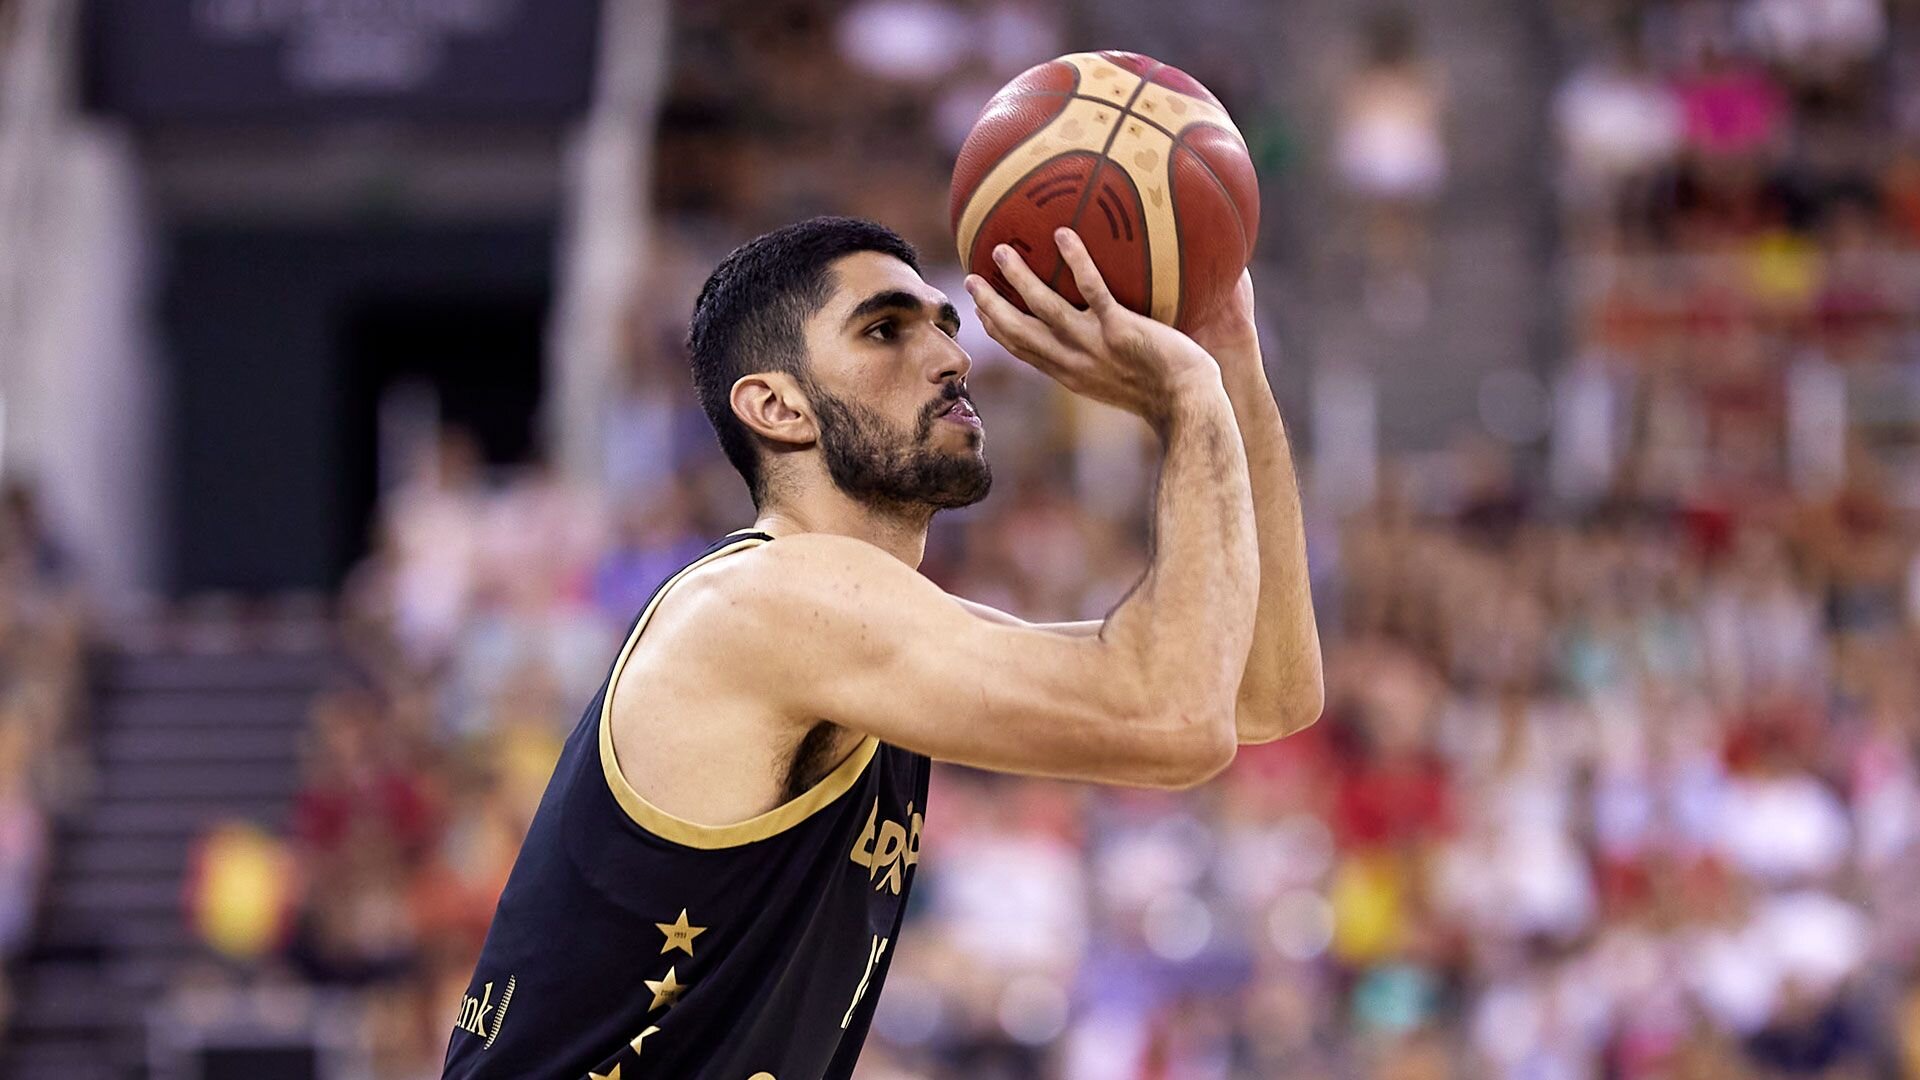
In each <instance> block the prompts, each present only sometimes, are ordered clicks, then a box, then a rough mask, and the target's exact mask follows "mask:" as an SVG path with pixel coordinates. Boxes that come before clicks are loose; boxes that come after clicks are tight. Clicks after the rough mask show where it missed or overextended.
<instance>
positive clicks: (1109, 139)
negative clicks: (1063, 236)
mask: <svg viewBox="0 0 1920 1080" xmlns="http://www.w3.org/2000/svg"><path fill="white" fill-rule="evenodd" d="M949 212H950V214H951V222H952V228H953V234H954V240H955V241H956V242H957V244H958V245H959V251H960V262H961V264H962V265H964V266H965V267H966V268H967V269H968V270H969V271H971V272H973V273H976V274H979V275H980V276H981V277H983V278H985V279H986V280H987V281H989V282H991V283H992V284H993V287H994V288H995V289H996V290H998V291H999V292H1000V295H1002V296H1004V297H1006V298H1007V299H1008V300H1010V301H1012V302H1013V303H1014V304H1015V305H1017V306H1019V307H1020V308H1021V310H1023V311H1024V310H1026V307H1025V305H1024V304H1022V303H1021V300H1020V296H1019V294H1018V293H1016V292H1015V291H1014V289H1013V287H1012V286H1011V285H1010V284H1008V282H1007V280H1006V278H1005V277H1004V276H1002V275H1001V273H1000V272H999V269H998V268H997V267H995V266H994V263H993V249H994V246H995V245H997V244H1006V245H1008V246H1010V247H1012V248H1013V249H1014V250H1015V251H1018V252H1019V253H1020V255H1021V257H1022V258H1024V259H1025V260H1026V261H1027V264H1028V265H1029V266H1031V267H1032V268H1033V271H1034V273H1035V274H1037V275H1038V276H1039V277H1040V279H1041V280H1042V281H1045V282H1047V283H1048V284H1049V285H1051V286H1053V288H1054V289H1055V290H1057V291H1058V292H1059V293H1060V294H1061V295H1062V296H1064V297H1066V298H1067V299H1068V300H1070V301H1072V302H1073V303H1075V304H1081V303H1083V301H1082V299H1081V297H1080V291H1079V289H1078V288H1076V287H1075V286H1074V282H1073V275H1072V274H1071V273H1070V272H1069V271H1068V270H1067V268H1066V265H1065V263H1063V262H1062V261H1061V259H1060V254H1059V251H1058V249H1057V248H1056V247H1055V245H1054V242H1053V231H1054V230H1055V229H1057V228H1059V227H1060V226H1063V225H1064V226H1067V227H1069V228H1071V229H1073V230H1075V231H1076V232H1078V233H1079V234H1080V236H1081V238H1082V239H1083V240H1084V241H1085V242H1086V246H1087V250H1088V251H1089V252H1090V253H1091V254H1092V256H1093V261H1094V263H1095V265H1097V266H1098V267H1099V268H1100V273H1101V275H1102V276H1103V277H1104V278H1105V279H1106V282H1107V287H1108V288H1109V289H1111V290H1112V292H1113V295H1114V299H1116V300H1118V301H1119V302H1120V303H1122V304H1124V305H1126V306H1127V307H1129V308H1131V309H1132V310H1134V311H1137V312H1140V313H1141V314H1143V315H1147V316H1150V317H1152V318H1154V319H1157V320H1159V321H1160V322H1163V323H1167V324H1168V325H1171V326H1176V327H1178V328H1180V329H1182V330H1191V329H1193V328H1194V327H1195V326H1197V325H1198V324H1199V323H1200V322H1201V321H1202V320H1204V319H1205V318H1206V316H1207V315H1208V314H1209V313H1210V312H1211V311H1212V310H1213V309H1214V308H1215V307H1216V306H1218V305H1219V303H1220V302H1221V301H1222V300H1224V299H1225V298H1226V297H1227V296H1228V295H1229V294H1230V293H1231V292H1232V289H1233V286H1234V284H1235V282H1236V281H1237V280H1238V279H1239V277H1240V272H1241V271H1242V270H1244V269H1246V267H1247V263H1248V261H1249V260H1250V259H1251V258H1252V257H1253V242H1254V237H1255V236H1256V235H1257V234H1258V232H1259V226H1260V190H1259V187H1258V184H1257V181H1256V180H1255V177H1254V172H1253V161H1252V159H1251V158H1250V157H1249V156H1248V153H1247V144H1246V140H1244V139H1243V138H1241V136H1240V131H1239V129H1238V128H1236V127H1234V124H1233V120H1232V118H1231V117H1229V116H1228V115H1227V111H1226V109H1225V108H1223V107H1222V106H1221V104H1220V101H1219V99H1217V98H1215V97H1214V96H1213V94H1212V93H1210V92H1208V90H1207V88H1206V87H1204V86H1202V85H1200V83H1199V81H1198V80H1196V79H1194V78H1193V77H1192V76H1190V75H1188V74H1186V73H1185V72H1183V71H1181V70H1180V69H1178V68H1175V67H1169V66H1168V65H1166V64H1163V63H1161V62H1159V61H1158V60H1154V59H1152V58H1150V57H1146V56H1141V55H1140V54H1138V53H1128V52H1097V53H1073V54H1071V55H1068V56H1062V57H1060V58H1058V59H1056V60H1049V61H1047V62H1046V63H1044V64H1040V65H1039V66H1037V67H1033V68H1029V69H1028V70H1027V71H1025V72H1023V73H1022V74H1020V75H1019V76H1018V77H1016V78H1015V79H1014V80H1013V81H1012V82H1009V83H1008V84H1007V85H1006V86H1004V87H1002V88H1001V89H1000V91H999V92H998V93H997V94H995V95H994V96H993V98H992V100H990V101H989V102H988V103H987V106H986V108H985V109H984V110H983V111H982V112H981V114H980V118H979V119H978V120H976V121H974V125H973V130H972V131H971V132H969V133H968V135H967V139H966V142H965V143H964V144H963V145H962V146H961V148H960V156H959V159H958V161H956V162H955V164H954V169H953V192H952V197H951V202H950V204H949Z"/></svg>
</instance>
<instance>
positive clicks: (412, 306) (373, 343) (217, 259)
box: [165, 223, 552, 592]
mask: <svg viewBox="0 0 1920 1080" xmlns="http://www.w3.org/2000/svg"><path fill="white" fill-rule="evenodd" d="M551 248H552V232H551V229H550V227H549V226H547V225H545V224H544V223H542V224H539V225H522V226H500V225H489V226H458V227H453V226H449V227H437V228H424V227H422V228H379V229H322V228H311V229H309V228H293V227H280V228H251V229H239V228H229V227H221V228H198V229H183V230H181V231H180V232H178V233H177V234H176V235H175V237H174V242H173V245H172V251H171V260H170V266H169V271H170V272H169V282H168V289H167V299H166V308H165V317H166V325H167V330H168V338H169V343H170V346H171V353H172V357H171V359H172V361H173V409H172V417H173V432H174V435H173V446H174V467H173V469H172V470H171V471H172V474H173V476H174V478H175V487H174V492H173V499H172V505H173V512H172V523H173V527H172V529H171V534H172V552H171V554H172V557H171V560H170V562H171V566H172V570H173V573H172V575H171V577H172V584H173V587H174V589H175V591H176V592H193V591H200V590H206V589H227V590H238V591H243V592H270V591H277V590H282V589H288V588H323V589H331V588H333V587H335V586H337V585H338V584H339V583H340V581H341V579H342V578H343V577H344V576H345V574H346V573H347V571H348V570H349V569H350V568H351V567H352V566H353V564H354V563H356V562H357V561H358V560H359V559H360V557H361V556H362V555H364V554H365V552H366V549H367V543H368V539H369V534H368V529H369V525H370V523H371V521H372V515H373V509H374V502H375V499H376V498H377V496H378V492H379V475H380V472H379V470H380V468H381V463H380V461H379V454H378V451H377V446H378V440H379V421H378V413H379V409H380V406H381V402H382V401H383V400H384V398H385V396H386V395H387V394H388V393H389V392H390V391H392V390H393V389H394V388H395V387H396V386H400V385H412V386H417V387H422V388H425V390H426V391H428V392H429V393H430V394H431V395H432V397H433V399H434V401H435V402H436V408H437V411H438V415H439V417H440V419H441V420H442V421H444V422H447V423H451V424H457V425H459V426H461V427H463V428H465V429H466V430H467V431H468V432H469V433H471V434H472V435H473V436H474V438H475V439H476V440H477V441H478V442H479V444H480V446H481V448H482V451H483V453H484V454H485V456H486V458H487V460H488V461H489V462H490V463H492V464H495V465H510V464H514V463H518V462H523V461H526V460H528V459H529V458H531V457H532V456H534V455H535V454H536V453H537V445H536V421H537V418H538V415H539V408H540V396H541V391H542V383H543V379H542V375H543V349H542V342H543V338H544V334H545V324H546V317H547V307H548V297H549V281H550V277H551V261H552V253H551Z"/></svg>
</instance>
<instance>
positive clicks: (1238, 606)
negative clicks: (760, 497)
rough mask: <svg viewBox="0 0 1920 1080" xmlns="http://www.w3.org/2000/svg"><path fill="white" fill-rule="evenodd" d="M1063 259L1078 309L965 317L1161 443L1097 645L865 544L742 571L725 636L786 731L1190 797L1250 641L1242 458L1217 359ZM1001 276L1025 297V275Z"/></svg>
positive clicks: (1072, 248)
mask: <svg viewBox="0 0 1920 1080" xmlns="http://www.w3.org/2000/svg"><path fill="white" fill-rule="evenodd" d="M1062 249H1063V252H1065V253H1066V254H1067V256H1068V261H1069V266H1070V267H1072V268H1073V269H1074V272H1075V276H1076V280H1077V283H1078V284H1079V285H1080V289H1081V292H1082V294H1083V295H1085V296H1087V297H1089V300H1090V305H1089V310H1088V311H1076V310H1075V309H1073V308H1071V307H1070V306H1068V305H1066V304H1065V302H1064V301H1059V303H1058V305H1057V306H1056V305H1054V304H1052V303H1049V301H1048V297H1049V296H1051V297H1052V299H1053V300H1058V297H1057V295H1054V294H1052V293H1051V290H1048V293H1047V296H1040V295H1037V294H1031V293H1028V291H1027V290H1024V289H1023V293H1025V294H1027V295H1026V298H1027V300H1028V303H1029V306H1030V307H1031V308H1032V309H1033V310H1034V311H1035V313H1036V314H1035V316H1026V315H1021V314H1020V313H1018V312H1017V311H1015V310H1014V309H1013V308H1012V306H1011V305H1008V304H1006V303H1005V301H1004V300H1001V299H1000V298H999V297H998V296H995V295H991V294H989V295H988V296H986V297H982V296H981V295H979V293H977V292H976V300H978V301H980V308H981V315H982V318H983V319H984V320H985V321H986V322H987V325H988V329H989V331H990V332H993V333H994V334H995V336H996V338H999V339H1001V341H1002V343H1003V344H1006V345H1008V347H1009V348H1010V350H1011V351H1013V352H1014V353H1015V355H1017V356H1020V357H1021V358H1022V359H1025V360H1027V361H1028V362H1029V363H1033V364H1034V365H1035V366H1036V367H1040V368H1041V369H1042V370H1043V371H1047V372H1048V373H1049V374H1053V375H1055V376H1056V377H1057V378H1061V381H1062V382H1064V383H1067V384H1068V385H1069V386H1070V387H1072V388H1074V389H1078V390H1080V391H1081V392H1083V393H1089V394H1090V395H1091V396H1095V397H1099V398H1101V399H1102V400H1107V401H1110V402H1113V403H1115V404H1119V405H1122V407H1128V406H1133V407H1134V408H1135V411H1137V412H1138V413H1139V414H1140V415H1142V416H1143V417H1144V418H1145V419H1147V420H1148V422H1149V423H1150V424H1151V425H1152V427H1153V428H1154V430H1155V432H1156V433H1157V434H1158V435H1159V436H1160V438H1161V440H1162V442H1163V444H1164V446H1165V456H1164V460H1163V462H1162V467H1161V477H1160V485H1159V491H1158V493H1157V495H1156V502H1155V513H1154V538H1155V544H1154V553H1153V558H1152V560H1151V562H1150V565H1149V567H1148V570H1147V573H1146V576H1145V577H1144V578H1143V580H1142V581H1141V583H1140V585H1139V587H1137V588H1136V589H1134V591H1133V592H1132V593H1131V594H1130V595H1129V596H1128V598H1127V599H1126V600H1125V601H1124V602H1122V603H1121V604H1120V605H1119V606H1118V607H1116V608H1115V609H1114V610H1113V612H1112V613H1111V614H1110V615H1109V616H1108V617H1107V619H1106V620H1105V622H1104V623H1103V624H1102V626H1101V628H1100V631H1099V633H1097V634H1092V635H1085V636H1079V635H1065V634H1058V633H1054V632H1052V631H1049V630H1047V629H1045V628H1041V627H1034V626H1025V625H1012V624H1008V623H1006V622H1002V621H997V620H992V619H988V618H983V617H981V616H980V615H978V614H975V613H974V612H972V611H969V610H967V609H966V608H964V607H962V606H961V605H958V604H956V603H954V602H953V599H952V598H951V597H949V596H948V595H947V594H946V593H944V592H942V591H941V590H940V589H939V588H938V587H937V586H935V585H934V584H933V583H932V582H930V581H928V580H927V579H926V578H924V577H922V576H921V575H920V574H919V573H917V572H916V571H914V570H913V569H912V568H910V567H908V566H906V565H905V564H903V563H901V562H899V561H898V560H897V559H894V558H893V557H892V556H890V555H887V554H886V553H885V552H882V551H881V550H880V549H878V548H876V547H873V546H872V545H869V544H866V543H864V542H861V541H858V540H853V539H850V538H846V537H838V536H828V535H822V534H806V535H801V536H794V537H789V538H784V539H782V540H780V541H778V542H776V543H774V544H770V545H768V546H767V547H766V548H764V549H761V550H760V551H758V552H755V553H754V554H753V561H752V564H751V568H749V567H748V566H742V567H740V568H739V571H740V572H739V574H738V577H737V578H735V579H734V582H733V587H732V588H728V589H726V591H727V592H730V593H733V594H734V596H735V599H736V601H737V602H735V603H731V604H729V605H727V606H726V608H725V609H724V610H726V611H730V612H733V613H734V616H735V621H736V622H737V623H738V625H736V626H735V627H734V628H733V629H731V630H730V636H731V637H732V639H733V640H735V641H736V642H738V643H739V646H740V647H741V649H742V652H743V653H744V654H745V655H744V656H743V657H742V659H743V660H745V661H746V662H747V663H746V665H745V670H747V671H750V672H753V673H754V674H755V676H756V681H757V682H758V684H759V685H758V689H759V690H760V692H761V693H762V694H764V695H765V696H766V699H768V700H771V701H774V702H776V703H778V706H779V707H780V708H781V710H782V711H784V712H787V713H788V714H790V715H792V716H793V717H794V719H795V721H796V723H797V724H802V725H804V724H810V723H812V722H814V721H816V720H819V719H826V720H829V721H832V722H834V723H837V724H840V725H843V726H845V727H848V728H851V729H854V730H858V731H862V732H866V733H869V734H873V735H876V736H878V737H879V738H881V739H883V740H885V741H887V742H889V743H892V744H894V745H898V746H902V747H905V748H907V749H910V750H915V751H919V752H921V753H925V754H928V755H929V756H931V757H935V758H939V759H942V760H948V761H955V762H959V763H961V764H966V765H973V766H977V767H980V768H986V769H994V770H998V771H1005V772H1018V773H1028V774H1035V775H1044V776H1055V777H1062V778H1070V779H1081V780H1097V781H1107V782H1113V783H1128V784H1141V785H1150V786H1169V787H1172V786H1184V785H1188V784H1193V783H1198V782H1200V781H1202V780H1204V779H1206V778H1207V777H1209V776H1211V775H1213V774H1214V773H1215V772H1217V771H1219V769H1220V768H1222V767H1224V766H1225V764H1226V763H1227V762H1228V761H1230V760H1231V759H1232V756H1233V753H1234V748H1235V745H1236V741H1237V740H1236V738H1235V731H1234V710H1235V702H1236V697H1237V693H1238V689H1239V683H1240V678H1241V674H1242V672H1243V670H1244V668H1245V666H1246V660H1247V652H1248V648H1249V646H1250V643H1251V640H1252V633H1253V619H1254V597H1255V595H1256V593H1257V591H1258V574H1259V566H1258V545H1257V544H1256V542H1255V537H1254V522H1253V503H1252V496H1251V494H1250V488H1249V483H1248V476H1247V463H1246V455H1245V451H1244V449H1243V447H1242V445H1241V442H1240V439H1239V437H1238V433H1237V429H1236V428H1235V427H1234V417H1233V409H1232V404H1231V402H1230V401H1229V400H1228V398H1227V395H1226V392H1225V390H1224V388H1223V386H1222V383H1221V378H1220V374H1219V370H1218V368H1217V366H1216V365H1215V364H1214V363H1213V362H1212V359H1211V358H1210V357H1208V356H1207V355H1206V353H1205V352H1204V351H1203V350H1199V348H1198V346H1194V345H1193V344H1192V342H1191V341H1190V340H1189V339H1187V338H1185V336H1184V335H1179V334H1177V332H1175V331H1172V330H1171V329H1169V328H1166V327H1161V326H1159V324H1155V323H1148V322H1147V320H1145V319H1143V318H1142V317H1140V316H1137V315H1134V314H1133V313H1131V312H1126V311H1124V309H1118V306H1117V305H1115V304H1113V303H1112V300H1111V297H1110V296H1108V295H1107V294H1106V290H1105V288H1104V285H1102V284H1101V283H1100V282H1099V279H1098V276H1097V274H1096V273H1095V272H1094V271H1093V269H1092V264H1091V261H1090V260H1088V259H1087V258H1086V256H1085V251H1084V249H1083V248H1080V247H1079V244H1078V241H1077V239H1075V240H1072V241H1071V243H1069V242H1068V241H1066V240H1063V241H1062ZM1008 276H1009V278H1010V279H1011V280H1014V281H1015V283H1016V285H1019V284H1023V283H1025V284H1028V285H1032V284H1037V283H1035V282H1033V281H1032V278H1031V275H1030V274H1027V273H1025V267H1024V265H1020V266H1017V267H1012V268H1009V274H1008ZM996 303H997V305H998V306H997V307H996V306H995V304H996ZM1016 319H1017V320H1019V321H1015V320H1016ZM1141 324H1145V325H1141ZM1063 342H1064V343H1065V344H1063ZM1187 349H1192V350H1193V351H1192V352H1191V353H1189V352H1187V351H1186V350H1187ZM1102 365H1110V366H1112V367H1114V368H1116V369H1118V370H1116V371H1107V370H1102V369H1101V366H1102ZM1063 371H1064V377H1063ZM1075 384H1078V385H1075ZM728 576H729V577H733V575H728Z"/></svg>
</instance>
